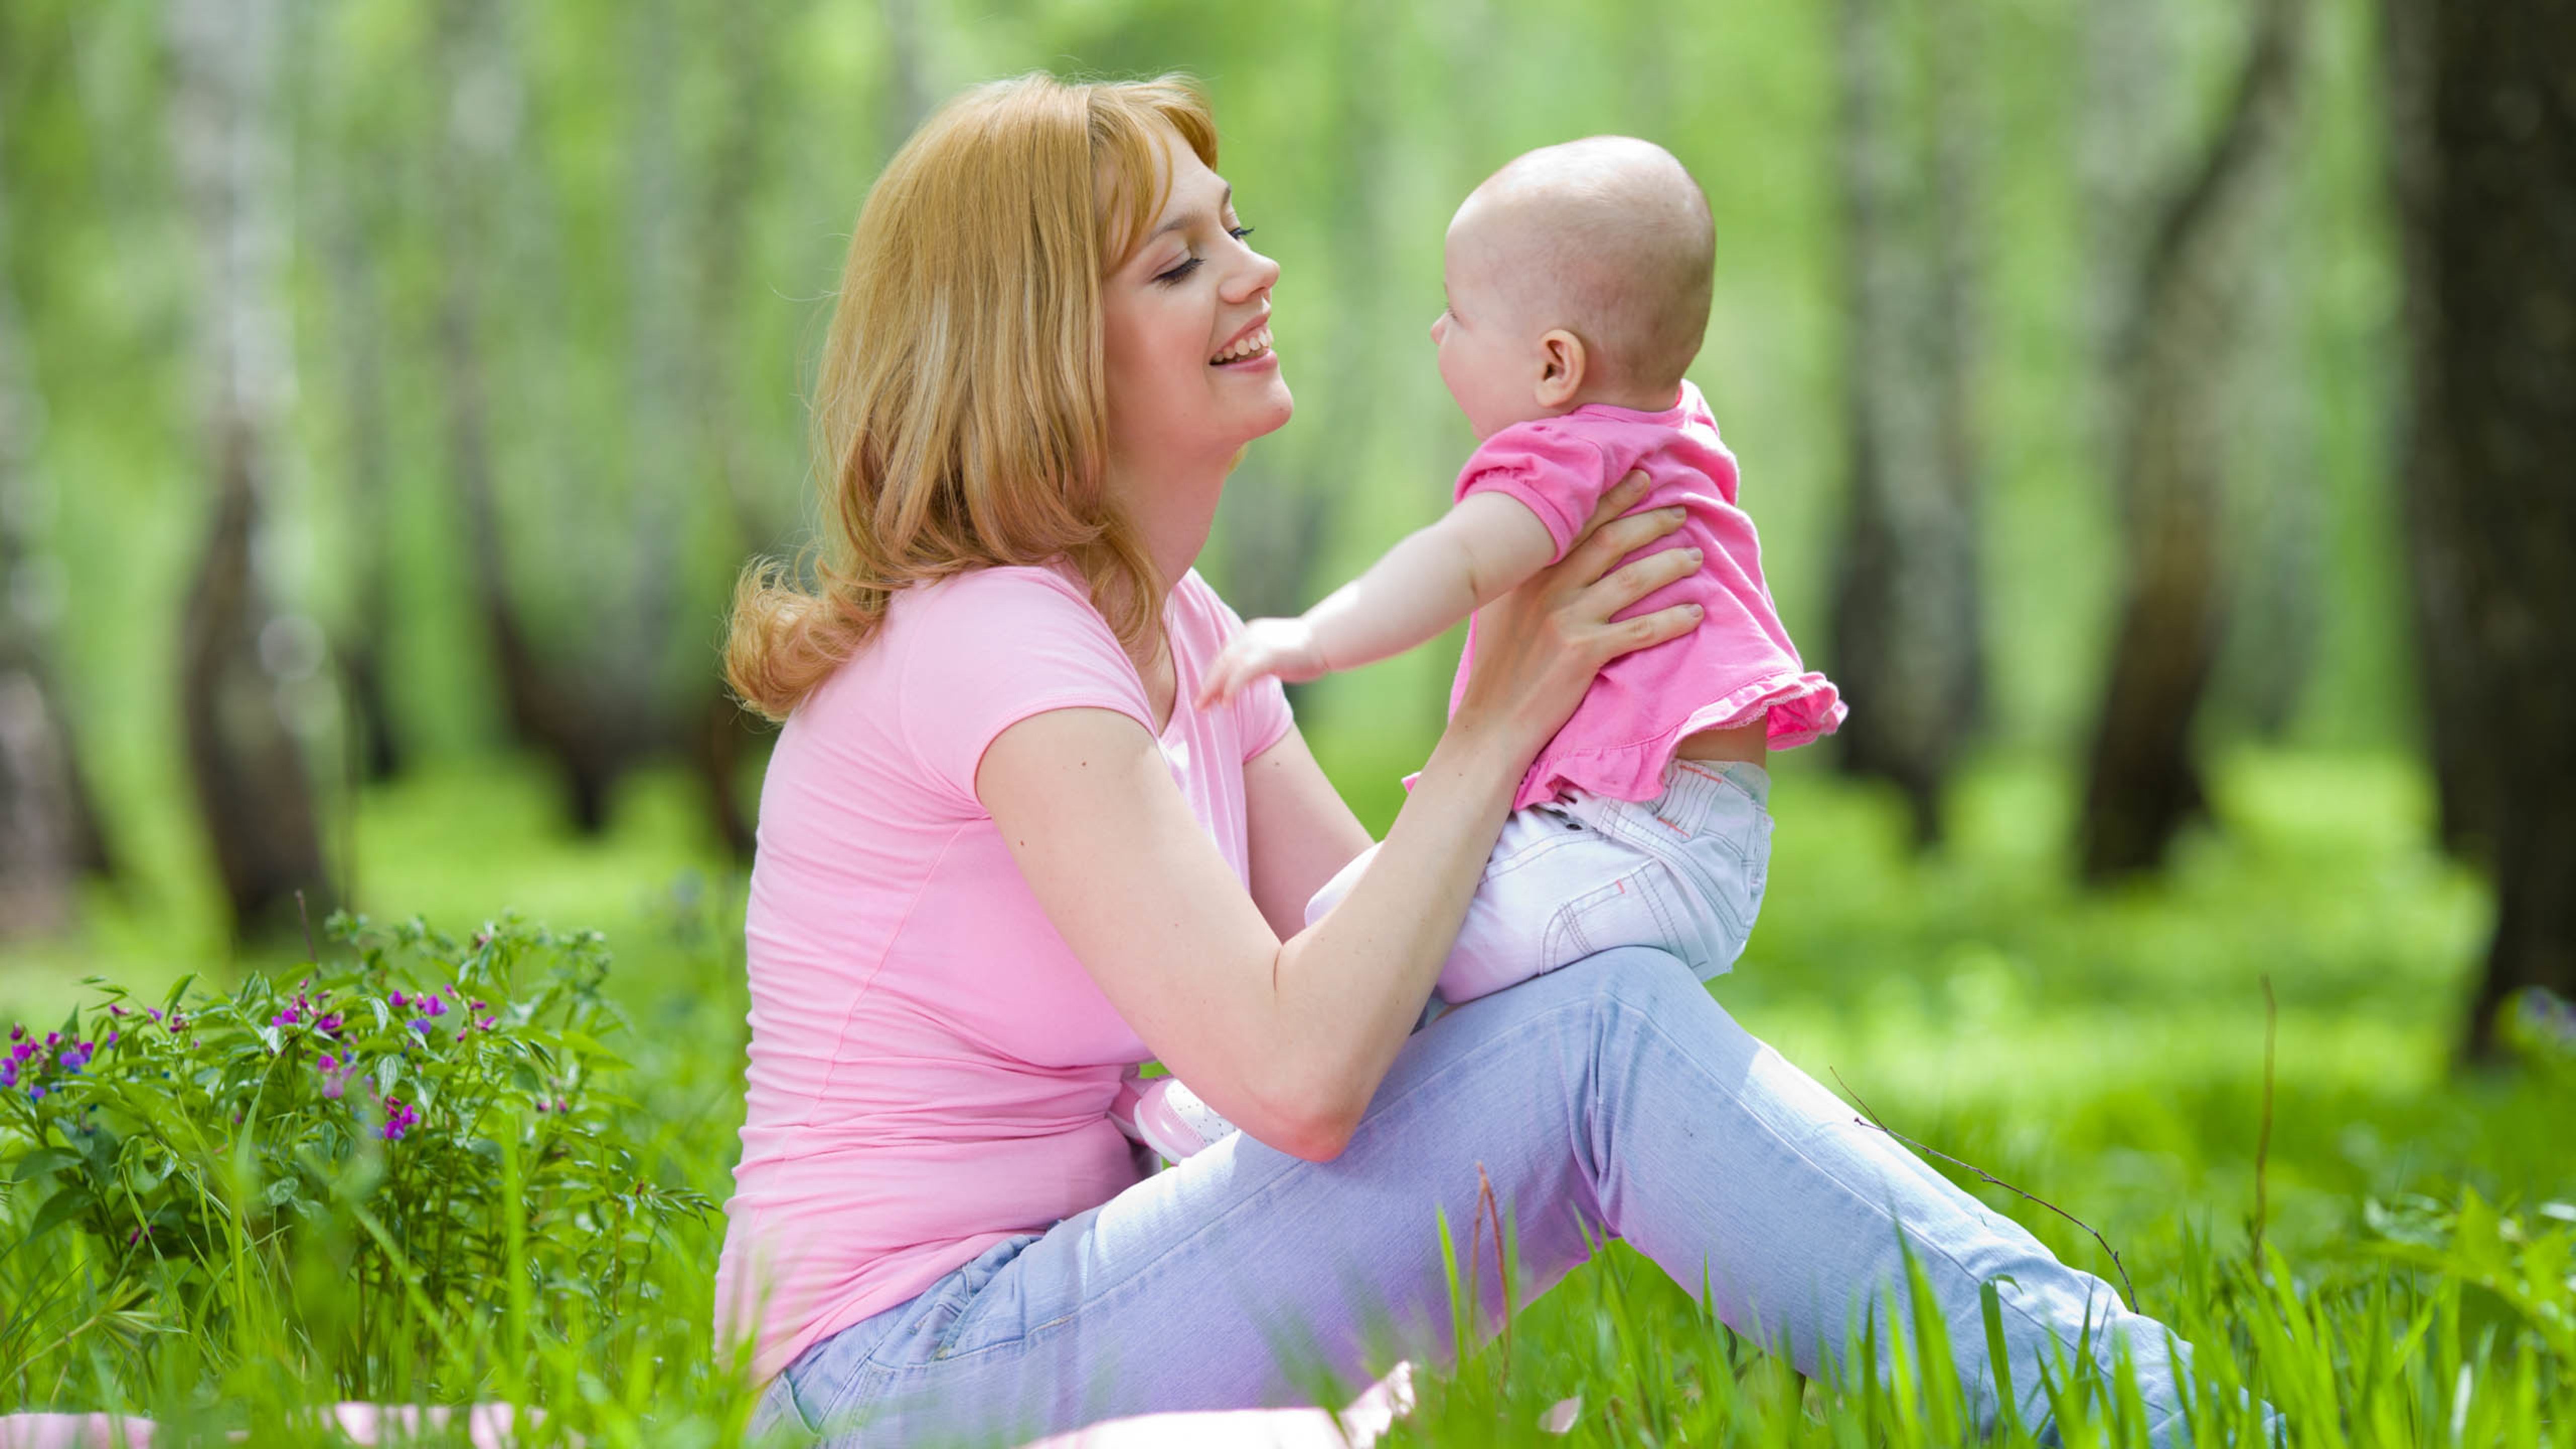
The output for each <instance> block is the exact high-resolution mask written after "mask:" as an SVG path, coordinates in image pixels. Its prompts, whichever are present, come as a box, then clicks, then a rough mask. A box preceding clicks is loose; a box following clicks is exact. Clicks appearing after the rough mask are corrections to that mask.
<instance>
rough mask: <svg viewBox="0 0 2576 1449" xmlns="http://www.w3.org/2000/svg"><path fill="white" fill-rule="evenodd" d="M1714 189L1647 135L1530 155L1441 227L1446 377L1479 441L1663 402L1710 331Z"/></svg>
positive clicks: (1440, 330)
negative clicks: (1601, 410)
mask: <svg viewBox="0 0 2576 1449" xmlns="http://www.w3.org/2000/svg"><path fill="white" fill-rule="evenodd" d="M1715 249H1716V239H1715V236H1714V234H1713V232H1712V230H1711V227H1710V224H1709V216H1708V198H1707V197H1705V196H1703V195H1702V194H1701V193H1700V189H1699V184H1698V183H1697V182H1694V181H1693V180H1691V176H1690V173H1689V172H1688V171H1685V170H1683V169H1682V164H1681V163H1680V162H1679V161H1676V160H1674V159H1673V157H1672V153H1671V152H1668V151H1666V150H1665V149H1664V148H1663V147H1661V146H1658V145H1655V144H1654V143H1653V142H1651V141H1639V140H1636V139H1634V138H1632V137H1627V136H1594V137H1591V138H1590V139H1588V140H1582V141H1569V142H1567V143H1565V144H1564V145H1562V146H1547V147H1543V148H1541V149H1539V150H1536V151H1532V152H1529V153H1528V154H1527V155H1524V156H1522V157H1520V158H1518V159H1517V160H1515V161H1513V162H1512V163H1511V164H1510V165H1508V166H1505V167H1504V168H1503V169H1502V170H1500V171H1497V172H1495V173H1494V174H1493V175H1492V176H1491V177H1489V178H1487V179H1486V181H1485V184H1484V185H1482V186H1479V187H1477V188H1476V189H1475V191H1474V192H1473V193H1472V194H1470V195H1469V196H1468V198H1467V200H1466V201H1465V202H1464V203H1463V204H1461V205H1460V206H1459V208H1458V215H1457V216H1456V217H1455V218H1454V219H1452V220H1451V221H1450V223H1449V246H1448V256H1447V265H1446V269H1445V270H1446V273H1447V281H1448V301H1449V308H1448V310H1447V311H1445V312H1443V313H1441V314H1440V318H1439V320H1437V321H1435V322H1433V323H1432V324H1431V340H1432V341H1433V342H1435V343H1437V344H1438V345H1439V348H1440V378H1441V381H1443V382H1445V383H1447V384H1448V385H1449V395H1450V396H1452V397H1454V398H1456V399H1457V400H1458V406H1459V407H1460V408H1462V409H1464V410H1465V411H1466V414H1467V421H1468V422H1469V423H1470V424H1472V425H1473V426H1474V428H1475V430H1476V436H1477V437H1480V438H1482V437H1486V436H1489V435H1491V434H1492V433H1494V432H1496V431H1497V430H1499V429H1502V428H1506V427H1509V426H1511V425H1512V424H1513V423H1518V422H1527V421H1529V420H1530V419H1532V418H1541V417H1552V416H1554V415H1556V414H1558V413H1563V412H1567V411H1570V410H1572V409H1574V408H1577V407H1580V406H1582V405H1583V404H1585V403H1593V402H1600V403H1613V404H1616V405H1618V406H1621V407H1632V408H1638V409H1641V410H1645V411H1660V410H1661V409H1664V408H1668V407H1671V406H1672V405H1673V398H1674V396H1675V392H1676V390H1677V389H1678V388H1679V387H1680V386H1681V380H1682V370H1683V369H1684V368H1686V367H1688V366H1690V362H1691V359H1692V358H1693V357H1695V356H1697V355H1698V354H1699V344H1700V337H1701V335H1702V334H1703V333H1704V332H1705V331H1707V328H1708V293H1709V272H1710V268H1711V265H1712V257H1713V254H1714V252H1715Z"/></svg>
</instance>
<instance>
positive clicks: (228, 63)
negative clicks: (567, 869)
mask: <svg viewBox="0 0 2576 1449" xmlns="http://www.w3.org/2000/svg"><path fill="white" fill-rule="evenodd" d="M170 19H171V43H172V52H173V55H172V59H173V61H174V62H175V65H174V69H175V72H176V80H177V84H176V86H175V89H174V91H173V95H172V101H171V117H170V119H171V124H172V127H173V144H174V148H175V151H176V156H177V168H176V169H177V172H178V177H179V182H180V185H181V188H182V190H183V191H184V192H185V194H186V198H187V202H188V212H189V217H190V221H191V223H192V225H191V240H192V241H193V242H194V244H195V246H196V249H197V252H198V255H199V258H200V260H201V270H202V282H201V284H200V291H199V295H200V296H201V297H202V298H203V299H204V300H203V302H202V303H201V307H200V313H199V329H198V330H199V333H200V337H201V342H202V350H203V352H204V356H205V361H204V366H203V369H202V374H201V375H202V378H203V381H204V396H205V399H206V416H205V439H206V446H207V449H208V451H209V453H210V454H211V458H210V462H211V464H212V468H213V474H214V477H213V483H214V495H215V507H214V514H213V519H212V524H211V531H210V534H209V536H208V539H207V542H206V551H205V554H204V556H203V558H202V559H201V560H200V561H199V563H198V566H197V572H196V577H195V578H194V580H193V581H192V583H191V585H190V587H189V590H188V601H187V614H186V617H185V619H184V620H183V621H182V624H181V628H180V708H181V711H182V715H183V722H184V727H185V733H186V738H187V753H188V764H189V768H190V772H191V774H192V775H193V776H194V778H195V781H196V788H197V799H198V804H199V807H200V809H201V811H202V812H203V814H204V816H205V821H206V829H207V834H208V836H209V840H210V843H211V844H212V846H213V850H214V857H215V866H216V870H217V872H218V873H219V875H220V876H221V877H222V880H223V886H224V894H225V898H226V901H227V903H228V904H229V905H230V906H231V909H232V917H233V926H234V929H235V931H236V932H237V933H239V934H243V935H250V934H260V933H268V932H277V931H283V930H286V929H290V928H292V927H293V925H294V924H295V922H296V917H297V913H298V908H299V907H298V896H299V895H300V896H302V897H303V904H304V905H305V906H306V907H309V909H310V910H311V911H312V912H313V913H314V914H317V915H318V914H320V913H321V912H324V911H326V910H328V909H329V907H330V904H331V892H330V888H329V883H328V881H327V879H326V877H325V874H324V871H323V866H322V848H321V838H320V832H319V830H318V828H317V826H316V824H315V817H314V808H313V792H312V786H311V783H310V781H309V780H308V779H307V778H306V776H305V772H304V758H303V751H302V749H301V748H300V747H299V745H298V743H297V740H296V737H295V733H294V731H293V729H292V728H291V726H290V724H289V722H288V718H287V714H286V710H285V702H284V700H283V698H282V696H281V689H280V683H281V681H280V680H279V679H278V678H277V677H276V676H275V675H274V674H273V673H272V672H271V669H270V667H269V664H268V661H267V660H266V659H264V658H263V654H264V653H269V654H272V655H274V654H282V653H284V652H287V651H283V650H270V651H264V650H263V648H262V645H263V642H266V640H267V639H270V638H276V637H282V635H281V634H280V633H279V631H278V630H277V628H276V626H277V625H278V624H279V623H280V621H278V620H277V619H276V618H275V617H274V616H273V614H272V612H271V610H270V608H269V605H268V602H267V600H266V598H265V593H266V589H265V587H264V582H263V580H262V579H261V577H260V575H259V571H258V566H257V552H256V549H255V542H256V540H257V538H258V535H259V533H260V531H261V527H262V520H261V512H262V506H263V503H264V501H265V500H264V494H265V493H266V491H267V487H268V483H269V479H270V476H271V473H272V471H273V469H274V458H275V450H276V448H277V437H278V433H279V431H280V429H279V413H280V411H281V408H282V405H283V401H284V397H285V392H286V389H287V387H288V386H289V385H290V380H289V377H288V373H287V369H288V366H289V353H288V350H287V347H288V342H287V331H286V319H285V316H284V311H283V307H282V304H281V297H280V289H281V287H282V284H283V279H282V269H283V262H284V250H285V240H286V238H285V229H284V222H285V217H286V214H287V213H286V207H287V196H286V186H285V180H286V178H285V175H284V171H285V150H284V147H283V146H282V145H281V143H280V138H279V136H278V134H277V118H276V116H275V114H274V105H273V98H274V96H275V92H276V86H275V80H276V64H275V62H276V58H277V48H278V39H279V35H278V30H279V26H278V16H277V14H276V12H275V9H274V6H273V5H272V4H271V3H269V0H177V3H175V4H174V5H173V6H172V7H171V11H170Z"/></svg>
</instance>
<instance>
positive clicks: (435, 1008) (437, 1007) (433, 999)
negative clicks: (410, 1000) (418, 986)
mask: <svg viewBox="0 0 2576 1449" xmlns="http://www.w3.org/2000/svg"><path fill="white" fill-rule="evenodd" d="M420 1014H421V1015H423V1016H445V1015H446V1014H447V1003H446V1001H445V1000H443V999H441V998H440V996H439V995H438V993H437V992H434V991H433V992H431V993H430V994H429V995H427V996H424V997H422V998H421V999H420Z"/></svg>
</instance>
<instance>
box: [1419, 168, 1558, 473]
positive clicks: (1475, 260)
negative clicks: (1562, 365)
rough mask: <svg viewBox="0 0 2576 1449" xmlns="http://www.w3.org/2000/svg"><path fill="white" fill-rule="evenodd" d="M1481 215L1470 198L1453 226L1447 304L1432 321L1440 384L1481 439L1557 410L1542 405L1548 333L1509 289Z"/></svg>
mask: <svg viewBox="0 0 2576 1449" xmlns="http://www.w3.org/2000/svg"><path fill="white" fill-rule="evenodd" d="M1482 210H1483V208H1481V207H1480V206H1479V205H1478V202H1477V199H1476V198H1475V197H1472V196H1471V197H1469V198H1468V199H1467V204H1466V205H1465V206H1462V207H1460V208H1458V216H1457V219H1456V220H1454V221H1452V222H1450V223H1449V242H1448V246H1447V248H1446V252H1445V256H1444V258H1443V265H1442V269H1441V270H1442V280H1443V285H1444V288H1445V290H1446V291H1447V293H1448V296H1447V301H1448V306H1447V308H1446V309H1445V310H1444V311H1442V312H1441V314H1440V315H1439V316H1438V317H1437V318H1434V319H1433V320H1432V323H1431V341H1432V343H1433V345H1435V346H1437V347H1438V348H1439V349H1440V380H1441V381H1442V382H1444V383H1446V384H1448V387H1449V396H1451V397H1453V398H1455V399H1457V401H1458V407H1459V410H1460V411H1462V412H1464V413H1466V415H1467V425H1468V426H1469V427H1471V428H1474V429H1475V430H1476V436H1477V437H1478V438H1479V439H1482V438H1488V437H1491V436H1493V435H1494V434H1495V433H1497V432H1500V431H1501V430H1502V429H1504V428H1508V427H1510V426H1511V425H1512V424H1514V423H1525V422H1528V421H1529V420H1530V419H1532V418H1542V417H1546V416H1547V415H1548V414H1549V413H1550V412H1551V411H1553V410H1552V409H1550V408H1548V407H1546V406H1544V405H1543V404H1541V403H1540V402H1539V400H1538V384H1539V378H1540V376H1541V374H1542V373H1543V372H1544V370H1545V367H1546V359H1545V355H1544V354H1543V353H1542V351H1541V350H1540V347H1539V338H1540V337H1541V336H1542V335H1543V334H1544V333H1545V331H1546V327H1545V326H1544V325H1534V324H1533V322H1532V319H1531V318H1530V317H1528V316H1527V315H1526V314H1527V309H1526V308H1525V307H1524V306H1523V305H1522V303H1521V302H1520V300H1519V299H1518V298H1517V297H1516V296H1514V295H1513V292H1512V289H1510V288H1508V287H1506V286H1504V285H1503V284H1502V273H1503V271H1504V265H1503V262H1502V259H1501V257H1500V256H1498V255H1497V249H1496V248H1495V247H1494V246H1493V245H1492V243H1491V239H1490V237H1489V236H1488V235H1487V233H1488V232H1490V230H1491V225H1490V223H1491V220H1492V219H1491V218H1490V217H1483V216H1480V215H1479V212H1480V211H1482ZM1480 223H1482V224H1480Z"/></svg>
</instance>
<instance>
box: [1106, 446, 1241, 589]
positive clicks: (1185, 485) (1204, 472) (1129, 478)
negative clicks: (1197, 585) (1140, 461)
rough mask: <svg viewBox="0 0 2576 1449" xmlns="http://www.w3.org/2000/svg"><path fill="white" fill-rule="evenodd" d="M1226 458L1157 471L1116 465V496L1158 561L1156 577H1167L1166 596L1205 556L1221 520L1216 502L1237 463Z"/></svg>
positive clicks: (1113, 493) (1113, 484)
mask: <svg viewBox="0 0 2576 1449" xmlns="http://www.w3.org/2000/svg"><path fill="white" fill-rule="evenodd" d="M1233 461H1234V460H1233V459H1232V458H1226V459H1222V460H1219V461H1218V462H1216V463H1214V464H1212V465H1210V464H1199V465H1194V466H1191V467H1187V468H1182V467H1163V468H1157V469H1152V470H1146V469H1139V468H1134V467H1117V468H1113V470H1112V471H1111V474H1110V480H1109V490H1110V497H1111V498H1112V499H1114V500H1115V501H1116V502H1117V504H1118V507H1119V509H1120V511H1122V512H1124V513H1125V514H1126V515H1127V519H1128V522H1129V524H1130V526H1132V527H1133V528H1134V529H1135V530H1136V541H1137V542H1138V544H1140V545H1141V546H1142V547H1143V548H1144V550H1145V557H1146V558H1148V559H1150V560H1152V561H1153V565H1154V576H1155V578H1156V579H1158V580H1159V581H1160V582H1161V586H1162V591H1163V596H1164V597H1169V595H1170V593H1171V591H1172V589H1173V587H1174V586H1175V585H1177V584H1179V583H1180V581H1181V575H1183V574H1186V573H1188V572H1189V571H1190V569H1191V568H1192V567H1194V566H1195V565H1196V564H1197V563H1198V561H1199V554H1200V552H1201V551H1202V550H1204V549H1205V548H1206V547H1207V541H1208V532H1209V530H1210V529H1212V528H1213V527H1214V526H1215V524H1216V504H1217V497H1218V495H1219V494H1221V493H1223V492H1224V491H1225V475H1226V473H1227V472H1228V471H1229V470H1230V469H1231V468H1232V466H1233ZM1162 607H1163V598H1160V597H1158V598H1156V599H1155V600H1154V610H1155V613H1156V614H1157V615H1158V616H1159V615H1160V614H1161V612H1162Z"/></svg>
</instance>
